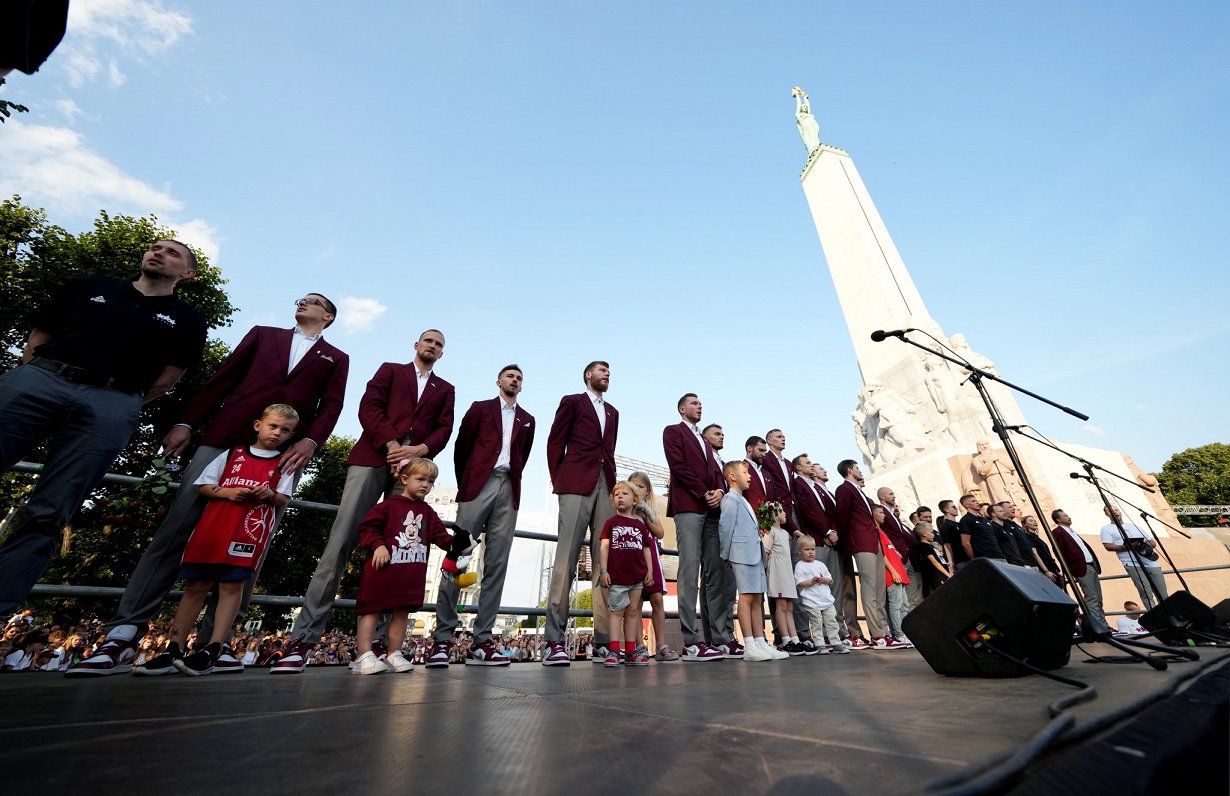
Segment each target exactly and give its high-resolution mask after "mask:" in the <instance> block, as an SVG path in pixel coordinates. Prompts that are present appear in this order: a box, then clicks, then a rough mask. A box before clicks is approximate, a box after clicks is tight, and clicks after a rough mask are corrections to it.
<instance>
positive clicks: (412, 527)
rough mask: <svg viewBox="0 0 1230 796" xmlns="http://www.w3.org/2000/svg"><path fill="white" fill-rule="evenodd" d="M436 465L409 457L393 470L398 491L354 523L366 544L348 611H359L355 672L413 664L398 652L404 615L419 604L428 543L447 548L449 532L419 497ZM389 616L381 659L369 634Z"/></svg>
mask: <svg viewBox="0 0 1230 796" xmlns="http://www.w3.org/2000/svg"><path fill="white" fill-rule="evenodd" d="M439 473H440V470H439V468H437V467H436V464H435V462H433V461H432V460H431V459H411V460H410V461H409V462H408V463H407V464H405V465H403V466H402V467H401V469H400V470H399V471H398V473H397V480H398V481H400V482H401V487H402V492H401V494H400V495H393V496H391V497H389V498H387V499H385V500H384V501H383V502H381V503H377V504H376V505H375V507H373V508H372V510H371V511H370V512H368V514H367V516H366V517H364V518H363V522H361V523H359V544H360V545H362V546H363V547H366V548H367V550H368V554H367V560H366V561H364V562H363V576H362V578H361V579H360V581H359V598H358V599H357V600H355V607H354V612H355V613H356V614H358V616H359V628H358V637H357V639H356V651H357V652H358V655H359V657H358V659H356V660H355V662H354V667H353V668H352V669H351V671H352V672H354V673H355V674H382V673H384V672H388V671H392V672H409V671H413V670H414V664H413V663H412V662H411V661H410V660H409V659H408V658H406V657H405V655H403V654H402V651H401V645H402V642H403V641H405V639H406V620H407V619H408V618H409V617H410V614H411V613H413V612H415V611H417V610H419V609H420V608H422V607H423V592H424V591H425V590H426V586H427V557H428V553H430V552H431V548H430V546H431V545H432V544H434V545H436V546H437V547H440V548H442V549H444V550H448V549H449V548H450V546H452V543H453V535H452V534H450V533H449V532H448V530H447V529H446V528H445V527H444V523H443V522H441V520H440V518H439V517H438V516H437V515H436V512H435V511H434V510H433V509H432V508H431V506H429V505H427V504H426V503H424V502H423V498H425V497H427V493H428V492H430V491H431V488H432V486H434V485H435V483H436V476H437V475H439ZM385 612H388V613H391V614H392V618H391V619H390V620H389V629H388V644H389V650H390V652H389V657H388V660H387V661H382V660H380V658H378V657H376V653H375V652H373V651H372V639H373V637H374V636H375V634H376V625H377V624H378V622H379V620H380V615H381V614H382V613H385Z"/></svg>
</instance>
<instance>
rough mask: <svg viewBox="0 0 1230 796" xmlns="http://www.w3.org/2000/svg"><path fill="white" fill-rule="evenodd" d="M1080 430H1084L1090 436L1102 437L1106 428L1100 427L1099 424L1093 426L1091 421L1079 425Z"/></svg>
mask: <svg viewBox="0 0 1230 796" xmlns="http://www.w3.org/2000/svg"><path fill="white" fill-rule="evenodd" d="M1081 430H1082V431H1084V432H1085V433H1086V434H1091V435H1092V436H1095V437H1102V436H1105V435H1106V429H1104V428H1102V427H1101V426H1095V425H1094V424H1093V423H1086V424H1085V425H1083V426H1081Z"/></svg>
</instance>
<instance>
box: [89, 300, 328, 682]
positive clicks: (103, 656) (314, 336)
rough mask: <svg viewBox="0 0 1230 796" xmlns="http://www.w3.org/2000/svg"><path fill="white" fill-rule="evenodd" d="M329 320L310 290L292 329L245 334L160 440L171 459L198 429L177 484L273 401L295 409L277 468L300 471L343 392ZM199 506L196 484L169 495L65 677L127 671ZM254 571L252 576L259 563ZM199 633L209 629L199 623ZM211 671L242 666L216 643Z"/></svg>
mask: <svg viewBox="0 0 1230 796" xmlns="http://www.w3.org/2000/svg"><path fill="white" fill-rule="evenodd" d="M336 317H337V307H335V306H334V305H333V302H332V301H330V300H329V299H327V298H325V297H324V296H323V295H321V294H320V293H309V294H307V295H306V296H304V297H303V298H301V299H299V300H298V301H296V302H295V326H294V327H293V328H290V329H285V328H281V329H279V328H275V327H272V326H254V327H253V328H252V330H251V331H249V332H248V333H247V335H245V336H244V338H243V340H242V341H240V343H239V345H238V346H236V347H235V350H234V351H232V352H231V355H230V356H229V357H227V359H226V361H225V362H223V363H222V367H220V368H218V372H217V373H215V374H214V375H213V377H212V378H211V379H210V380H209V382H208V383H207V384H206V385H205V386H204V387H203V388H202V389H201V391H200V392H199V393H197V394H196V395H195V396H194V397H193V398H192V400H191V401H190V402H189V403H188V405H187V407H185V409H184V413H183V417H182V418H181V420H180V422H179V423H178V424H177V425H175V426H174V427H173V428H172V429H171V430H170V431H168V432H167V435H166V437H164V438H163V440H162V448H163V454H164V455H166V456H168V457H170V456H176V455H178V454H180V453H182V452H183V451H184V449H185V448H187V447H188V443H189V441H190V439H191V438H192V434H193V431H194V430H198V429H199V430H200V431H201V439H200V445H199V447H198V448H197V450H196V453H195V454H194V455H193V457H192V459H191V460H190V461H189V462H188V464H187V466H186V467H184V468H183V471H182V473H181V475H182V478H181V483H184V484H192V483H194V482H195V481H196V479H197V478H198V477H199V476H200V475H201V473H202V472H203V471H204V469H205V468H206V466H208V465H209V463H210V462H211V461H213V460H214V459H215V458H217V457H218V456H219V455H220V454H221V453H223V452H225V451H226V450H228V449H229V448H230V447H231V446H232V445H236V444H240V443H243V442H247V441H249V440H250V438H251V436H252V418H254V417H258V416H259V415H260V414H261V411H262V410H263V409H264V408H265V407H266V406H268V405H270V404H274V403H284V404H290V405H291V406H293V407H294V408H295V409H296V410H297V411H298V412H299V426H298V429H297V430H296V437H295V441H294V442H292V444H291V445H290V447H289V448H287V450H286V453H285V454H284V455H283V456H282V460H281V468H282V471H283V472H286V473H300V472H301V471H302V469H303V467H304V466H305V465H306V464H307V463H308V461H309V460H310V459H311V458H312V455H313V454H314V453H315V452H316V449H317V448H318V447H319V446H321V445H323V444H324V443H325V441H326V440H327V439H328V438H329V434H331V433H332V432H333V426H334V425H335V424H336V423H337V418H338V415H339V414H341V411H342V401H343V399H344V397H345V393H346V376H347V373H348V372H349V370H350V358H349V357H348V356H347V355H346V354H345V353H344V352H343V351H341V350H340V349H338V348H335V347H334V346H332V345H330V344H329V343H327V342H325V339H324V337H323V332H324V330H325V329H326V328H327V327H328V326H329V325H330V324H332V323H333V320H334V318H336ZM206 502H207V501H206V500H205V499H204V498H202V497H201V496H200V495H199V494H198V492H197V490H195V489H182V488H181V489H180V490H179V491H178V492H177V493H176V496H175V500H174V501H173V502H172V503H171V506H170V508H169V509H168V511H167V516H166V519H165V520H163V523H162V526H161V527H159V528H158V531H157V533H155V534H154V539H153V541H152V542H150V546H149V547H148V548H146V550H145V553H144V554H142V556H141V560H140V561H139V562H138V563H137V569H136V571H135V572H133V574H132V577H131V578H130V579H129V581H128V586H127V588H125V590H124V596H123V597H122V598H121V599H120V607H119V611H118V612H117V613H116V615H115V617H114V618H113V619H112V620H111V622H109V623H108V624H107V625H106V630H107V642H106V643H105V644H103V646H102V647H100V648H99V649H98V651H97V652H96V653H95V654H94V655H93V656H92V657H90V658H88V659H87V660H84V661H82V662H81V663H79V664H77V665H76V666H74V667H72V668H70V669H69V670H68V672H67V674H68V675H70V676H91V675H107V674H117V673H119V672H127V671H131V670H132V659H133V657H134V655H135V652H136V643H137V641H139V640H140V637H141V635H142V634H143V633H144V631H145V629H146V626H147V623H148V621H149V620H150V619H151V618H152V617H153V616H154V615H155V614H156V613H157V612H158V607H159V605H161V603H162V600H163V598H165V597H166V595H167V593H168V592H169V591H170V590H171V587H172V586H173V585H175V579H176V577H177V576H178V574H179V569H180V560H181V558H182V557H183V553H184V547H185V546H186V545H187V543H188V537H189V536H191V535H192V529H193V528H194V527H195V526H196V524H197V521H198V520H199V519H200V517H201V512H202V511H203V510H204V508H205V504H206ZM281 518H282V510H281V509H279V510H278V512H277V514H276V515H275V519H274V528H273V530H272V531H271V533H272V532H276V530H277V523H278V521H280V520H281ZM262 563H263V562H262ZM257 573H258V574H257V577H259V573H260V566H259V565H258V566H257ZM255 581H256V578H253V579H252V581H250V582H249V584H248V586H247V589H246V590H245V594H244V601H243V605H244V607H245V608H246V606H247V603H248V598H249V597H250V596H251V591H252V584H253V583H255ZM212 615H213V612H212V610H211V611H209V612H208V613H207V614H206V619H205V625H212ZM242 617H243V609H241V610H240V618H241V619H242ZM202 632H203V633H205V632H208V631H207V630H206V629H205V628H204V627H203V628H202ZM214 671H215V673H221V672H230V671H243V665H242V664H240V663H239V661H237V660H235V659H234V656H233V655H230V654H229V649H227V648H224V649H223V655H222V657H221V658H219V661H218V666H217V668H215V669H214Z"/></svg>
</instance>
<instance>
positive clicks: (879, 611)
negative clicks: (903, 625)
mask: <svg viewBox="0 0 1230 796" xmlns="http://www.w3.org/2000/svg"><path fill="white" fill-rule="evenodd" d="M837 473H838V474H839V475H840V476H841V477H842V478H844V479H845V480H844V481H842V482H841V484H839V485H838V487H837V494H836V496H835V499H836V502H837V508H836V518H835V519H836V523H837V535H838V537H839V538H840V540H841V542H842V543H843V544H844V545H845V549H846V552H847V553H850V554H851V556H852V557H853V558H854V562H855V565H856V566H857V567H858V584H859V588H860V589H861V590H862V592H863V613H864V614H866V616H867V629H868V630H870V631H871V641H867V640H866V639H864V638H863V631H862V629H861V628H860V627H859V623H858V614H857V613H855V609H854V608H852V607H850V606H848V605H847V606H846V609H847V610H846V627H847V628H848V629H849V631H850V638H851V645H852V646H851V648H852V649H868V648H877V649H885V648H888V647H890V646H893V645H892V644H889V643H888V640H887V639H885V636H888V638H890V639H891V638H892V636H891V635H889V629H888V614H887V613H886V611H885V601H886V592H885V588H886V587H885V584H884V549H883V547H881V546H880V531H879V529H878V528H876V524H875V522H874V521H873V520H872V519H871V500H869V499H868V497H867V495H866V494H864V492H863V471H862V470H861V469H860V468H859V466H858V464H857V463H856V462H855V461H854V460H853V459H843V460H842V461H841V462H839V463H838V465H837ZM846 582H847V583H848V584H849V586H847V589H851V588H852V587H853V584H854V578H846Z"/></svg>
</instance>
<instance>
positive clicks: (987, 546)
mask: <svg viewBox="0 0 1230 796" xmlns="http://www.w3.org/2000/svg"><path fill="white" fill-rule="evenodd" d="M961 535H962V536H968V537H969V546H970V547H971V548H973V550H974V558H998V559H1001V560H1002V559H1003V558H1004V554H1003V551H1001V550H1000V549H999V541H998V540H997V539H996V535H995V526H994V525H992V524H991V521H990V520H988V519H987V518H986V517H979V516H978V515H977V514H966V515H965V516H964V517H962V518H961Z"/></svg>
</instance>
